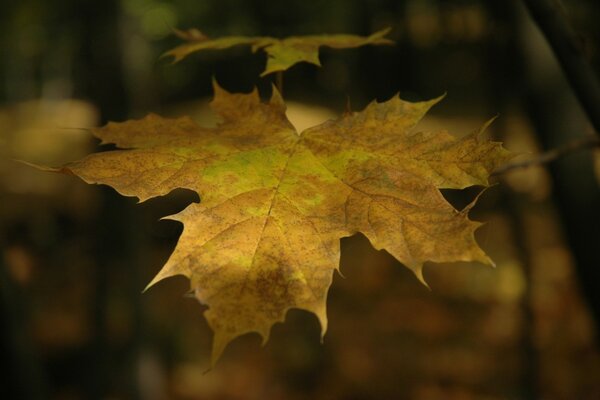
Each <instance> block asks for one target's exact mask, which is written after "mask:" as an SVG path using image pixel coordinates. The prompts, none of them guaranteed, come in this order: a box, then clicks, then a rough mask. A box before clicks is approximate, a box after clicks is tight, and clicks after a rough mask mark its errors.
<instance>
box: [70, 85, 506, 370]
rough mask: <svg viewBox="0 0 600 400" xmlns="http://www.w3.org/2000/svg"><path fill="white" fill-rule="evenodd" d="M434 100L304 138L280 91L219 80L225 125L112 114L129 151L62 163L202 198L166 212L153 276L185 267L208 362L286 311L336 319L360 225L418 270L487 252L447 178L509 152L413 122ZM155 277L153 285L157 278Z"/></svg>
mask: <svg viewBox="0 0 600 400" xmlns="http://www.w3.org/2000/svg"><path fill="white" fill-rule="evenodd" d="M438 101H439V99H435V100H431V101H425V102H420V103H411V102H406V101H403V100H400V99H399V98H397V97H396V98H393V99H391V100H389V101H387V102H383V103H375V102H374V103H371V104H370V105H369V106H367V107H366V109H365V110H363V111H361V112H355V113H347V114H346V115H344V116H342V117H340V118H339V119H337V120H332V121H328V122H325V123H323V124H321V125H318V126H315V127H313V128H310V129H307V130H305V131H304V132H302V133H301V134H298V133H297V132H296V131H295V130H294V128H293V127H292V125H291V124H290V123H289V121H288V120H287V119H286V116H285V105H284V103H283V101H282V99H281V98H280V96H279V94H278V92H277V91H276V90H275V89H274V91H273V95H272V97H271V99H270V101H269V102H268V103H262V102H261V101H260V99H259V96H258V94H257V92H256V91H254V92H252V93H250V94H230V93H227V92H226V91H224V90H223V89H221V88H219V87H218V86H217V85H215V98H214V100H213V102H212V107H213V109H214V110H215V111H216V112H217V113H218V114H219V115H220V116H221V117H222V118H223V122H222V123H221V124H220V125H219V126H218V127H216V128H212V129H208V128H202V127H200V126H198V125H197V124H196V123H195V122H193V121H192V120H191V119H190V118H185V117H184V118H179V119H165V118H162V117H159V116H156V115H149V116H147V117H145V118H143V119H141V120H137V121H127V122H124V123H109V124H108V125H106V126H105V127H103V128H98V129H95V130H94V135H96V136H97V137H98V138H100V139H102V141H103V143H114V144H116V145H117V146H118V147H120V148H124V149H125V150H118V151H109V152H103V153H97V154H92V155H89V156H88V157H87V158H84V159H83V160H81V161H77V162H74V163H71V164H68V165H67V166H65V167H63V168H61V169H60V170H59V171H61V172H66V173H72V174H75V175H77V176H79V177H81V178H82V179H83V180H84V181H86V182H88V183H102V184H107V185H110V186H112V187H114V188H115V189H116V190H117V191H118V192H119V193H121V194H123V195H125V196H137V197H138V198H139V199H140V201H144V200H146V199H148V198H151V197H155V196H162V195H165V194H167V193H169V192H170V191H172V190H173V189H176V188H188V189H192V190H195V191H196V192H198V193H199V194H200V197H201V202H200V203H199V204H191V205H190V206H188V207H187V208H186V209H185V210H183V211H182V212H180V213H179V214H176V215H174V216H171V217H169V218H171V219H174V220H177V221H181V222H182V223H183V224H184V231H183V233H182V235H181V238H180V239H179V242H178V244H177V247H176V248H175V250H174V252H173V254H172V255H171V257H170V258H169V260H168V261H167V263H166V265H165V266H164V267H163V269H162V270H161V271H160V272H159V273H158V275H157V276H156V277H155V278H154V280H153V281H152V283H151V285H152V284H154V283H156V282H157V281H159V280H161V279H164V278H167V277H170V276H174V275H185V276H186V277H188V278H189V279H190V281H191V287H192V289H193V291H194V293H195V296H196V297H197V298H198V300H200V302H202V303H203V304H206V305H207V306H208V307H209V308H208V310H207V311H206V313H205V315H206V318H207V320H208V323H209V325H210V326H211V328H212V329H213V330H214V335H215V336H214V343H213V358H212V361H213V363H214V362H215V361H216V360H217V359H218V357H219V355H220V354H221V353H222V351H223V349H224V348H225V346H226V345H227V343H229V342H230V341H231V340H232V339H234V338H235V337H237V336H239V335H242V334H244V333H247V332H258V333H259V334H260V335H261V336H262V337H263V340H264V341H266V340H267V338H268V336H269V331H270V329H271V326H272V325H273V324H274V323H275V322H281V321H283V320H284V318H285V315H286V312H287V310H288V309H290V308H301V309H305V310H308V311H311V312H313V313H314V314H316V316H317V317H318V319H319V321H320V322H321V327H322V333H325V330H326V327H327V318H326V314H325V303H326V297H327V291H328V289H329V286H330V285H331V281H332V275H333V271H334V270H336V269H337V268H338V265H339V258H340V245H339V242H340V238H342V237H345V236H350V235H353V234H355V233H357V232H362V233H363V234H364V235H365V236H366V237H367V238H368V239H369V240H370V241H371V243H372V244H373V246H374V247H375V248H377V249H385V250H387V251H388V252H389V253H391V254H392V255H393V256H394V257H396V258H397V259H398V260H399V261H401V262H402V263H404V264H405V265H406V266H407V267H408V268H410V269H411V270H413V271H414V272H415V274H416V275H417V276H418V277H419V278H420V279H421V280H422V279H423V277H422V268H423V263H424V262H425V261H435V262H442V261H480V262H482V263H487V264H490V263H491V261H490V260H489V258H488V257H487V256H486V255H485V253H484V252H483V251H482V250H481V249H480V248H479V246H478V245H477V243H476V242H475V240H474V231H475V229H476V228H477V227H478V226H479V225H480V224H479V223H478V222H474V221H470V220H469V219H468V217H467V211H468V209H469V208H470V207H467V209H465V210H463V211H457V210H455V209H454V208H453V207H452V206H451V205H450V204H449V203H447V202H446V200H445V199H444V197H443V196H442V195H441V193H440V191H439V188H464V187H466V186H470V185H487V184H488V176H489V174H490V172H491V171H492V170H493V169H494V168H496V167H497V166H498V165H499V164H500V163H502V162H504V161H505V160H506V159H507V158H508V157H509V155H508V152H507V151H506V150H504V149H503V148H502V146H501V145H500V144H499V143H495V142H490V141H487V140H484V139H483V138H482V137H481V131H482V130H483V129H482V130H480V131H478V132H476V133H474V134H472V135H469V136H466V137H464V138H462V139H455V138H454V137H452V136H450V135H449V134H448V133H446V132H436V133H424V132H418V131H414V130H413V128H414V126H415V124H416V123H417V122H418V121H419V120H420V119H421V118H422V117H423V116H424V114H425V113H426V112H427V111H428V110H429V108H430V107H431V106H433V105H434V104H435V103H437V102H438ZM149 286H150V285H149Z"/></svg>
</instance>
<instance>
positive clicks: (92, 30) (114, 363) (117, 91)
mask: <svg viewBox="0 0 600 400" xmlns="http://www.w3.org/2000/svg"><path fill="white" fill-rule="evenodd" d="M119 4H120V3H119V1H117V0H104V1H94V0H88V1H82V2H79V3H77V4H76V9H77V10H78V12H79V13H80V15H79V16H78V18H79V20H80V21H81V22H80V23H81V32H82V37H81V42H80V44H81V47H80V49H79V58H78V60H77V61H78V64H77V65H76V66H75V93H76V96H78V97H83V98H87V99H89V100H90V101H91V102H92V103H94V104H95V105H96V106H97V107H98V108H99V110H100V119H101V123H102V124H104V123H106V122H107V121H110V120H113V121H115V120H116V121H120V120H124V119H126V117H127V115H128V111H129V107H128V105H129V102H128V100H127V92H126V87H125V82H124V80H123V76H124V75H123V71H122V69H123V68H122V61H121V59H122V50H121V47H120V46H121V40H120V37H119V19H120V9H119ZM100 193H101V197H102V198H101V206H100V210H99V212H98V214H97V219H96V220H95V221H94V222H93V223H94V226H96V227H97V242H96V246H97V247H96V256H95V259H96V260H97V266H96V271H95V276H94V278H93V279H94V287H95V292H94V295H93V300H92V305H91V310H90V312H91V315H90V318H91V321H90V324H91V327H92V331H93V339H92V343H90V345H91V349H90V350H91V353H90V357H91V359H90V365H88V366H86V367H85V368H89V372H88V373H86V374H85V375H86V376H87V378H88V379H87V384H86V387H85V391H86V396H85V397H86V398H90V399H102V398H106V397H107V395H108V394H109V393H110V391H111V389H112V388H113V387H114V382H112V381H111V380H112V379H114V378H115V377H116V376H118V375H119V374H117V373H116V372H117V371H122V372H123V374H122V375H127V378H130V376H129V375H130V373H129V371H123V369H124V368H126V367H127V365H125V366H124V365H123V359H122V357H123V354H120V353H121V352H118V351H116V349H115V348H114V346H113V345H111V343H110V338H109V337H108V331H107V328H108V326H107V322H108V318H109V314H108V305H109V299H110V296H112V295H114V289H113V288H111V276H114V273H115V272H116V271H115V266H116V265H120V266H125V267H127V268H136V266H135V265H133V264H135V261H132V259H133V258H134V257H133V256H132V254H134V253H135V251H136V249H135V243H134V241H135V239H134V238H135V234H134V230H133V228H132V225H133V224H132V223H131V215H130V214H129V212H128V211H127V210H128V207H127V206H128V203H130V201H128V200H127V199H124V198H122V197H120V196H118V195H117V194H115V193H114V191H113V190H111V189H107V188H103V189H102V190H101V191H100ZM133 275H136V274H133ZM111 289H112V290H113V291H112V292H111ZM128 397H130V398H131V397H134V398H135V397H137V396H135V395H134V394H133V393H129V396H128Z"/></svg>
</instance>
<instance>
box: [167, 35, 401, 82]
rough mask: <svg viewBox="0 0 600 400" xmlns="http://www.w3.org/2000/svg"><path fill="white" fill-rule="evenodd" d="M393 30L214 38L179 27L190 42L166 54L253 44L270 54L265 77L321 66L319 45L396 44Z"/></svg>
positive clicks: (183, 54)
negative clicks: (362, 33) (298, 66)
mask: <svg viewBox="0 0 600 400" xmlns="http://www.w3.org/2000/svg"><path fill="white" fill-rule="evenodd" d="M389 31H390V29H389V28H387V29H383V30H380V31H378V32H375V33H373V34H372V35H370V36H357V35H311V36H291V37H288V38H285V39H276V38H272V37H264V36H262V37H260V36H259V37H248V36H227V37H222V38H218V39H212V40H211V39H208V38H207V37H206V36H205V35H204V34H202V33H201V32H200V31H199V30H197V29H191V30H189V31H180V30H177V31H176V34H177V36H179V37H180V38H182V39H184V40H186V41H187V43H185V44H182V45H180V46H178V47H175V48H174V49H172V50H169V51H167V52H166V53H165V54H164V55H163V56H173V57H175V62H177V61H180V60H181V59H183V58H185V57H187V56H188V55H189V54H191V53H195V52H197V51H201V50H218V49H226V48H229V47H233V46H238V45H252V51H253V52H256V51H258V50H260V49H262V50H264V51H265V52H266V53H267V57H268V59H267V66H266V69H265V71H263V73H262V74H261V76H265V75H268V74H270V73H273V72H277V71H285V70H287V69H288V68H290V67H291V66H293V65H294V64H297V63H299V62H302V61H305V62H308V63H311V64H314V65H318V66H320V65H321V63H320V62H319V47H321V46H327V47H332V48H335V49H346V48H353V47H360V46H364V45H367V44H392V43H393V41H391V40H389V39H386V38H385V37H384V36H385V35H387V34H388V33H389Z"/></svg>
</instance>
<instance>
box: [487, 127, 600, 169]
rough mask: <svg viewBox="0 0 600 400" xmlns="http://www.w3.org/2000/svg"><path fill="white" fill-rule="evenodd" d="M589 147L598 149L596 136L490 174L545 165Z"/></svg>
mask: <svg viewBox="0 0 600 400" xmlns="http://www.w3.org/2000/svg"><path fill="white" fill-rule="evenodd" d="M591 147H600V138H598V137H597V136H588V137H585V138H582V139H576V140H572V141H570V142H568V143H566V144H565V145H563V146H560V147H557V148H555V149H552V150H549V151H547V152H545V153H542V154H540V155H538V156H537V157H535V158H530V159H528V160H523V161H516V162H512V163H507V164H504V165H503V166H501V167H500V168H497V169H496V170H495V171H494V172H492V175H500V174H503V173H505V172H507V171H512V170H513V169H518V168H527V167H531V166H534V165H541V164H546V163H549V162H551V161H554V160H556V159H558V158H560V157H562V156H564V155H567V154H569V153H573V152H575V151H578V150H582V149H587V148H591Z"/></svg>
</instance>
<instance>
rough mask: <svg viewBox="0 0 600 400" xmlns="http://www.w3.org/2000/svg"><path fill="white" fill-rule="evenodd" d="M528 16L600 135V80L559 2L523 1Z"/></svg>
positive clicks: (548, 0)
mask: <svg viewBox="0 0 600 400" xmlns="http://www.w3.org/2000/svg"><path fill="white" fill-rule="evenodd" d="M524 3H525V5H526V6H527V9H528V10H529V13H530V14H531V16H532V18H533V19H534V20H535V22H536V23H537V25H538V27H539V28H540V30H541V31H542V33H543V34H544V36H545V37H546V40H548V43H549V44H550V46H551V47H552V50H553V51H554V54H555V56H556V58H557V59H558V62H559V63H560V65H561V67H562V69H563V72H564V74H565V76H566V78H567V80H568V81H569V83H570V85H571V87H572V88H573V91H574V92H575V95H576V96H577V98H578V99H579V102H580V103H581V106H582V107H583V109H584V111H585V113H586V114H587V116H588V118H589V119H590V122H591V123H592V126H593V127H594V129H595V130H596V133H597V134H600V81H599V80H598V77H597V76H596V74H595V73H594V70H593V69H592V67H591V66H590V64H589V62H588V60H587V59H586V57H585V55H584V53H583V51H582V45H581V40H580V39H579V38H578V37H577V35H576V34H575V33H574V31H573V29H572V28H571V26H570V25H569V22H568V20H567V16H566V12H565V9H564V7H563V6H562V4H561V3H560V0H524Z"/></svg>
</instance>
